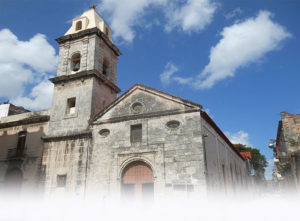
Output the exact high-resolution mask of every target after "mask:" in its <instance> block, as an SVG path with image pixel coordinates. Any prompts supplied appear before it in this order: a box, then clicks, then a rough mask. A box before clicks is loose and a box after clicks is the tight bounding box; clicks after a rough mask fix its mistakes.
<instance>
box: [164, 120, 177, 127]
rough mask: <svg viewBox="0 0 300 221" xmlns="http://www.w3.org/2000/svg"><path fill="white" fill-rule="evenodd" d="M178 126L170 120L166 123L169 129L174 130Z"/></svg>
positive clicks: (175, 121)
mask: <svg viewBox="0 0 300 221" xmlns="http://www.w3.org/2000/svg"><path fill="white" fill-rule="evenodd" d="M179 125H180V122H179V121H177V120H171V121H169V122H167V127H168V128H171V129H176V128H178V127H179Z"/></svg>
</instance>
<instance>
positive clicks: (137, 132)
mask: <svg viewBox="0 0 300 221" xmlns="http://www.w3.org/2000/svg"><path fill="white" fill-rule="evenodd" d="M130 135H131V136H130V138H131V143H138V142H142V124H137V125H131V134H130Z"/></svg>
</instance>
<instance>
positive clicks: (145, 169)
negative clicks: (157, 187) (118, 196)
mask: <svg viewBox="0 0 300 221" xmlns="http://www.w3.org/2000/svg"><path fill="white" fill-rule="evenodd" d="M153 196H154V183H153V171H152V169H151V167H150V166H149V165H148V164H146V163H144V162H142V161H135V162H132V163H130V164H129V165H127V166H126V167H125V168H124V170H123V173H122V199H125V200H133V201H141V200H143V201H152V200H153Z"/></svg>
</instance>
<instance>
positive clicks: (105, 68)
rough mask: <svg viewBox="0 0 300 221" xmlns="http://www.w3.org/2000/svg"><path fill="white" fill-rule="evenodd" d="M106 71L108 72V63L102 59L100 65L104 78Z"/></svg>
mask: <svg viewBox="0 0 300 221" xmlns="http://www.w3.org/2000/svg"><path fill="white" fill-rule="evenodd" d="M108 70H109V62H108V60H107V59H106V58H104V59H103V64H102V74H104V75H105V76H107V75H108Z"/></svg>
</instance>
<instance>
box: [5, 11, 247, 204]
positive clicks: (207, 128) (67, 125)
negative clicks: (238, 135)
mask: <svg viewBox="0 0 300 221" xmlns="http://www.w3.org/2000/svg"><path fill="white" fill-rule="evenodd" d="M84 15H89V16H90V17H86V16H83V17H80V18H78V19H75V20H74V21H77V20H82V21H83V20H84V21H85V19H93V18H95V17H97V19H96V20H94V21H90V22H91V24H94V23H95V24H97V21H100V20H99V15H98V14H97V13H96V12H95V10H94V9H91V10H90V11H89V13H85V14H84ZM101 22H102V20H101ZM101 24H102V23H101ZM74 25H77V23H76V22H73V26H74ZM105 25H106V24H105ZM98 26H99V25H95V27H90V28H88V29H84V28H83V30H80V31H76V32H74V30H76V28H77V27H72V28H71V29H70V30H71V32H72V33H69V34H66V35H65V36H63V37H61V38H59V39H57V42H58V43H59V44H60V47H59V62H58V71H57V77H55V78H52V79H50V80H51V81H52V82H53V83H54V95H53V101H52V107H51V109H50V110H49V111H44V112H33V113H30V114H27V115H26V114H21V115H22V116H21V115H16V116H15V117H14V118H3V119H1V121H0V144H1V145H0V147H1V152H0V155H1V159H2V161H1V162H0V163H1V165H0V171H1V175H0V179H1V180H0V181H1V182H2V183H5V179H6V178H5V174H6V173H7V172H8V168H9V167H14V168H21V169H22V179H23V181H24V182H23V186H22V190H23V187H24V191H25V189H26V188H25V187H26V185H28V186H29V185H31V183H35V184H34V185H33V186H39V188H40V189H41V190H42V192H43V193H44V195H45V196H47V197H50V198H51V197H56V196H57V195H61V194H62V195H70V196H74V195H75V196H79V197H90V198H96V199H107V198H114V197H116V198H117V199H119V198H120V197H121V196H122V194H124V192H126V191H128V193H130V194H133V195H134V194H136V195H141V196H142V195H143V194H144V193H145V192H144V189H145V190H147V191H150V192H151V193H152V192H153V197H154V199H158V198H160V197H166V196H172V195H180V196H184V197H186V196H193V197H197V198H202V197H204V196H206V195H207V192H208V191H212V192H218V191H219V192H220V191H222V192H227V193H234V192H235V191H236V190H238V189H239V188H241V187H243V188H247V185H248V184H249V171H248V170H247V163H246V161H245V159H244V158H243V157H242V156H241V155H240V154H239V153H238V152H237V151H236V150H235V148H234V147H233V145H232V144H231V143H230V141H229V140H228V139H227V137H226V136H225V135H224V134H223V133H222V131H221V130H220V129H219V128H218V127H217V125H216V124H215V123H214V122H213V121H212V119H211V118H210V117H209V116H208V115H207V114H206V113H205V112H204V111H202V106H201V105H199V104H196V103H193V102H191V101H188V100H185V99H182V98H179V97H175V96H172V95H170V94H166V93H163V92H161V91H158V90H155V89H152V88H149V87H147V86H143V85H139V84H136V85H134V86H133V87H132V88H130V89H129V90H128V91H126V92H125V93H123V94H122V95H121V96H120V97H118V98H117V93H119V92H120V89H119V88H118V87H117V86H116V85H115V83H116V76H117V56H119V55H121V53H120V51H119V50H118V49H117V47H116V46H115V45H114V44H113V43H112V42H111V40H110V37H109V36H107V33H106V34H105V33H103V30H100V29H99V28H98ZM102 26H103V24H102ZM102 26H101V27H102ZM99 27H100V26H99ZM70 30H69V31H70ZM76 53H77V54H79V55H80V56H77V57H76V59H78V58H79V59H80V61H79V62H80V63H79V64H77V63H76V62H78V60H74V59H73V57H74V54H76ZM74 65H78V66H76V67H79V68H76V69H74ZM104 65H105V67H104ZM20 131H25V132H26V134H27V137H26V146H27V150H26V151H25V152H26V154H25V155H24V156H22V157H23V158H22V159H21V160H20V159H19V158H18V159H17V160H18V163H10V162H12V161H9V160H10V159H9V157H8V156H7V151H8V150H9V149H11V148H16V146H18V147H17V148H19V146H20V145H21V144H22V139H23V138H22V136H24V134H23V133H21V134H20ZM16 134H19V141H18V136H17V135H16ZM9 136H11V137H9ZM17 142H18V143H17ZM19 143H20V145H19ZM145 168H147V169H145ZM130 169H132V170H130ZM129 170H130V171H140V172H141V171H142V172H145V173H146V172H147V173H148V174H147V176H148V178H147V179H149V176H150V177H151V179H150V181H149V180H148V181H147V182H146V181H145V180H144V181H143V180H142V177H143V173H142V172H141V174H138V173H137V174H135V176H134V177H133V178H132V177H131V178H130V177H129V178H128V177H127V178H128V179H127V180H129V181H128V182H133V183H126V184H125V183H124V182H123V181H124V179H125V178H124V176H125V172H126V171H129ZM149 174H150V175H149ZM149 182H150V183H149ZM126 188H127V189H126ZM125 190H126V191H125ZM130 191H131V192H130ZM133 195H132V196H133Z"/></svg>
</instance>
